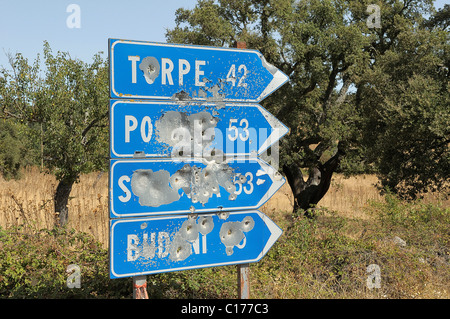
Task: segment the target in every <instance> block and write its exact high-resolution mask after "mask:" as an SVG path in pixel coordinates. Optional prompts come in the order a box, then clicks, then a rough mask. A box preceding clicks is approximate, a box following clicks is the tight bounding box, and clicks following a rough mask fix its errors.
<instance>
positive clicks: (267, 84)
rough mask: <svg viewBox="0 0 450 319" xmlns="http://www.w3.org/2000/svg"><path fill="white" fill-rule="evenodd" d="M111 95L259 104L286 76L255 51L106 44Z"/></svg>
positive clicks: (141, 43) (126, 42)
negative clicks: (107, 46) (107, 47)
mask: <svg viewBox="0 0 450 319" xmlns="http://www.w3.org/2000/svg"><path fill="white" fill-rule="evenodd" d="M109 61H110V97H111V98H131V99H135V98H137V99H158V100H183V101H186V100H197V101H211V102H213V101H214V102H215V101H228V102H244V101H245V102H259V101H261V100H263V99H264V98H265V97H267V96H268V95H269V94H271V93H272V92H273V91H275V90H276V89H278V88H279V87H280V86H281V85H283V84H284V83H285V82H286V81H287V80H288V77H287V76H286V75H285V74H284V73H283V72H281V71H280V70H278V69H277V68H276V67H274V66H273V65H271V64H269V63H267V62H266V61H265V59H264V57H263V56H262V55H261V53H260V52H258V51H256V50H247V49H234V48H220V47H208V46H193V45H179V44H167V43H164V44H163V43H155V42H144V41H132V40H118V39H110V40H109Z"/></svg>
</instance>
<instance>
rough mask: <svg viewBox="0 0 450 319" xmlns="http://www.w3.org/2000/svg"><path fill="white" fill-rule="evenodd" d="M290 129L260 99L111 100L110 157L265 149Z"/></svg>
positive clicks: (201, 154) (248, 152) (236, 153)
mask: <svg viewBox="0 0 450 319" xmlns="http://www.w3.org/2000/svg"><path fill="white" fill-rule="evenodd" d="M288 131H289V129H288V128H287V127H286V126H285V125H284V124H283V123H281V122H280V121H278V120H277V119H276V118H275V117H274V116H273V115H272V114H270V113H269V112H268V111H267V110H265V109H264V108H263V107H261V106H260V105H258V104H228V103H227V104H224V105H223V106H222V107H219V106H218V105H217V104H208V103H201V104H199V103H198V102H197V103H188V104H180V103H175V102H155V101H148V100H147V101H127V100H111V101H110V144H111V145H110V152H111V153H110V157H111V158H121V157H133V154H134V152H135V151H140V152H141V153H142V154H145V156H146V157H180V156H185V157H186V156H196V157H208V156H210V155H211V153H212V154H216V153H217V154H219V153H221V154H226V155H228V156H230V155H234V156H246V155H251V154H252V153H254V154H255V155H260V154H262V153H263V152H264V151H265V150H266V149H267V148H269V147H270V146H271V145H272V144H274V143H276V142H277V141H278V140H279V139H280V138H281V137H282V136H284V135H285V134H286V133H287V132H288Z"/></svg>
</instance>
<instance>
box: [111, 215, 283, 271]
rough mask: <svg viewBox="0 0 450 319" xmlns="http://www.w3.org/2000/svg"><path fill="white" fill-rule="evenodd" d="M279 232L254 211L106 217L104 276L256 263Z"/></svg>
mask: <svg viewBox="0 0 450 319" xmlns="http://www.w3.org/2000/svg"><path fill="white" fill-rule="evenodd" d="M281 233H282V230H281V229H280V228H279V227H278V226H277V225H276V224H275V223H274V222H273V221H272V220H270V218H268V217H267V216H266V215H264V214H263V213H261V212H259V211H246V212H230V213H218V214H198V215H175V216H164V217H161V216H159V217H147V218H135V219H131V218H124V219H116V220H111V223H110V277H111V278H120V277H131V276H141V275H150V274H156V273H162V272H169V271H180V270H187V269H194V268H205V267H214V266H224V265H232V264H240V263H251V262H257V261H259V260H260V259H261V258H263V257H264V255H265V254H266V253H267V252H268V250H269V249H270V247H272V245H273V244H274V243H275V242H276V240H277V239H278V238H279V237H280V235H281Z"/></svg>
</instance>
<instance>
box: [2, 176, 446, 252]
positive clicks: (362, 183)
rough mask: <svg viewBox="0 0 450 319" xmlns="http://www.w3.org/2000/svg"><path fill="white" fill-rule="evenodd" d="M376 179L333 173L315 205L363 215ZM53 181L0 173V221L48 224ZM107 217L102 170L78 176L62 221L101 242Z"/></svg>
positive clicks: (287, 197) (273, 209)
mask: <svg viewBox="0 0 450 319" xmlns="http://www.w3.org/2000/svg"><path fill="white" fill-rule="evenodd" d="M377 181H378V180H377V178H376V176H373V175H362V176H357V177H350V178H344V177H343V176H342V175H339V174H337V175H335V176H334V177H333V180H332V183H331V187H330V190H329V191H328V193H327V194H326V195H325V197H324V198H323V199H322V201H321V202H320V203H319V206H321V207H326V208H328V209H330V210H333V211H336V212H337V213H338V214H340V215H342V216H345V217H348V218H357V219H368V218H370V217H369V216H368V215H367V214H366V213H365V211H364V207H365V206H366V205H367V203H368V201H369V200H380V199H381V198H382V196H381V195H380V194H379V192H378V191H377V189H376V187H375V184H376V183H377ZM56 185H57V181H56V179H55V177H54V176H52V175H48V174H43V173H41V172H40V171H39V169H38V168H36V167H28V168H27V169H26V170H25V171H24V172H23V177H22V178H21V179H20V180H10V181H5V180H4V179H3V178H2V177H0V212H1V215H0V226H3V227H8V226H11V225H18V224H20V223H22V222H23V221H27V222H32V223H35V224H36V226H37V227H38V228H51V227H52V226H53V225H54V221H55V217H56V216H55V214H54V212H53V194H54V191H55V188H56ZM429 200H430V201H433V200H434V199H429ZM449 202H450V200H449V201H447V203H446V204H450V203H449ZM292 204H293V197H292V193H291V190H290V188H289V185H288V184H287V183H286V184H285V185H284V186H283V187H282V188H281V189H280V190H279V191H278V192H277V193H276V194H275V195H274V196H273V197H272V198H271V199H270V200H269V201H268V202H267V203H266V204H265V205H264V206H262V207H261V208H260V210H261V211H262V212H264V213H266V214H267V215H268V216H269V217H273V216H274V215H276V214H283V213H286V214H289V213H290V212H291V211H292ZM108 221H109V218H108V173H95V172H94V173H90V174H85V175H82V176H81V178H80V182H79V183H77V184H75V185H74V187H73V189H72V192H71V197H70V200H69V225H68V226H69V227H71V228H74V229H76V230H78V231H82V232H86V233H89V234H92V235H93V236H94V237H96V238H97V239H98V240H99V241H100V242H102V243H103V245H104V246H105V247H107V245H108V232H109V230H108Z"/></svg>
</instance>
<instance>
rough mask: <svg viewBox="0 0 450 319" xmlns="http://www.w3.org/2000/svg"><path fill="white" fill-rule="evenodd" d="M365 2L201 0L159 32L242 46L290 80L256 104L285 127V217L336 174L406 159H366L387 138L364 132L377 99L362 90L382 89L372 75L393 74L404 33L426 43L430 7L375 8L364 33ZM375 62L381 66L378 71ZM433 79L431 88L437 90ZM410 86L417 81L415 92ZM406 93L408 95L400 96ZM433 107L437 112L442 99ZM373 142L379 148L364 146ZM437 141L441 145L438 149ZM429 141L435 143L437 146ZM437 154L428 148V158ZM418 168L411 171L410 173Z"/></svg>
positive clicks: (386, 4)
mask: <svg viewBox="0 0 450 319" xmlns="http://www.w3.org/2000/svg"><path fill="white" fill-rule="evenodd" d="M371 2H372V1H344V0H324V1H319V0H303V1H294V0H277V1H272V0H256V1H250V0H218V1H213V0H200V1H198V3H197V5H196V7H195V8H194V9H192V10H186V9H181V8H180V9H178V10H177V11H176V26H175V28H173V29H171V30H168V31H167V33H166V38H167V40H168V41H169V42H177V43H185V44H188V43H192V44H203V45H217V46H228V47H231V46H233V45H234V43H236V42H237V41H245V42H246V43H247V47H249V48H252V49H257V50H259V51H261V53H262V54H263V55H264V56H265V57H266V59H267V60H268V61H269V62H270V63H272V64H274V65H275V66H276V67H278V68H279V69H281V70H282V71H283V72H284V73H286V74H287V75H288V76H289V77H290V82H289V84H288V85H285V86H283V87H282V88H281V89H279V90H278V91H277V92H275V93H274V94H273V95H272V96H270V97H269V98H267V99H266V100H264V101H263V104H264V106H265V107H266V108H268V109H269V110H270V111H271V112H272V113H274V114H275V115H276V116H277V117H278V118H279V119H280V120H281V121H283V122H284V123H285V124H286V125H287V126H289V127H290V128H291V133H290V135H289V136H287V137H284V138H283V139H282V141H281V143H280V146H281V163H282V169H283V172H284V174H285V175H286V177H287V180H288V182H289V185H290V187H291V189H292V191H293V194H294V198H295V203H294V211H296V210H297V209H298V208H301V209H303V210H307V209H308V208H310V207H312V206H314V205H315V204H317V203H318V202H319V201H320V199H321V198H322V197H323V196H324V195H325V194H326V192H327V191H328V188H329V185H330V181H331V177H332V175H333V173H334V172H335V171H336V170H337V169H338V168H339V167H340V169H341V170H345V171H346V172H347V173H354V172H363V171H367V170H372V171H377V172H378V173H379V174H380V175H381V176H382V177H383V176H386V174H393V173H394V172H396V171H397V168H396V167H395V165H402V164H403V163H405V158H395V160H396V161H395V162H393V163H392V164H393V165H391V166H390V167H389V168H387V169H386V170H384V169H383V166H382V163H385V161H389V160H391V161H392V160H393V158H389V157H386V158H383V159H381V158H380V160H378V158H377V157H376V156H369V155H370V154H371V155H375V154H381V153H379V149H380V148H383V147H384V146H387V145H388V144H389V139H388V138H387V136H386V137H384V136H382V135H379V134H378V135H377V134H366V133H365V132H366V131H369V132H371V131H372V129H371V125H372V124H373V123H371V122H370V120H368V119H372V120H374V121H376V119H375V117H376V113H377V111H378V110H379V108H371V106H369V105H372V106H373V105H374V104H376V103H377V101H378V98H379V97H377V96H375V95H374V94H371V93H370V90H369V89H368V88H370V89H373V90H379V89H378V86H379V85H380V86H379V88H380V89H381V88H382V87H383V82H382V80H381V79H382V78H383V77H381V75H384V74H385V73H386V72H387V73H389V71H392V70H388V69H387V68H388V66H389V62H390V61H391V59H392V58H393V57H392V55H391V52H392V50H394V51H395V50H397V48H398V45H400V44H401V43H402V38H403V37H404V36H405V33H407V32H412V33H414V34H415V33H417V32H419V33H421V36H422V37H423V40H425V39H428V37H433V36H434V35H431V33H433V32H434V30H425V26H424V25H422V24H421V22H423V21H424V19H423V18H422V16H423V15H424V14H429V13H432V12H433V7H432V1H430V0H405V1H401V0H389V1H380V2H379V5H380V7H381V27H380V28H369V26H368V24H367V23H366V22H367V21H366V20H367V18H368V15H369V14H368V13H367V12H366V11H367V8H368V5H369V4H371ZM411 26H415V29H411ZM447 52H448V51H447ZM436 53H437V52H431V51H430V56H433V57H436ZM437 59H439V58H437ZM383 60H385V61H386V62H385V64H384V65H385V68H386V69H385V68H381V64H383V62H382V61H383ZM404 62H405V63H403V64H402V68H404V70H405V71H406V72H407V75H406V74H405V75H406V78H407V79H410V78H411V76H412V74H413V73H414V70H417V69H418V68H417V67H418V66H417V65H416V64H414V63H408V61H406V59H404ZM422 62H424V61H422ZM435 62H436V61H435ZM375 70H378V71H379V72H381V75H379V74H377V73H376V72H375ZM374 72H375V73H374ZM417 81H419V79H417ZM424 81H426V79H422V82H421V83H422V84H424ZM436 81H437V82H436V84H435V85H438V84H437V83H439V84H442V82H439V81H440V80H438V79H437V80H436ZM393 87H395V84H394V86H393ZM419 87H420V85H419V83H416V86H415V89H419ZM391 93H392V94H389V96H390V97H392V98H394V97H395V98H397V99H402V98H406V96H405V94H404V93H405V92H403V91H401V90H393V91H392V92H391ZM413 95H414V94H413V93H412V92H410V94H409V97H410V98H413ZM368 100H370V103H369V102H368ZM412 102H413V101H412V100H411V103H412ZM440 103H441V104H440V105H445V103H446V101H445V100H442V101H440ZM447 105H448V104H447ZM433 112H434V110H433ZM439 112H441V113H442V109H440V111H439ZM387 120H390V119H389V118H388V119H387ZM392 120H394V119H392ZM390 125H393V126H395V123H394V122H392V123H390ZM393 134H394V132H393ZM439 134H441V135H442V134H444V135H445V132H443V131H442V132H440V133H439ZM379 138H382V139H383V141H384V142H385V143H384V146H383V145H381V144H380V145H379V146H380V147H379V148H377V147H373V144H374V143H375V142H376V141H378V139H379ZM401 138H402V139H403V138H405V139H408V138H409V137H408V136H407V135H404V136H401ZM445 141H446V139H445V138H444V139H441V140H440V143H441V144H442V143H444V142H445ZM399 143H400V145H402V146H404V147H407V145H408V143H404V144H401V143H403V142H401V141H399ZM436 143H437V144H436V146H437V145H438V143H439V142H436ZM400 145H399V146H400ZM433 145H434V144H433ZM443 145H445V143H444V144H443ZM432 149H433V152H434V151H435V150H436V148H432ZM440 153H441V151H439V150H436V152H435V153H434V154H435V157H439V154H440ZM417 161H420V159H417ZM341 164H344V165H341ZM442 164H445V163H437V165H439V167H441V168H442V169H444V168H445V165H444V166H442ZM340 165H341V166H340ZM418 169H419V168H418V167H415V172H416V173H417V170H418ZM305 174H306V175H307V177H306V178H305V177H304V175H305ZM398 177H399V178H400V179H401V180H402V178H403V180H404V178H408V177H407V176H398ZM439 178H442V174H441V175H440V177H439ZM418 186H420V185H417V184H416V185H415V187H418ZM419 190H420V189H419V188H415V189H414V191H419Z"/></svg>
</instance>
